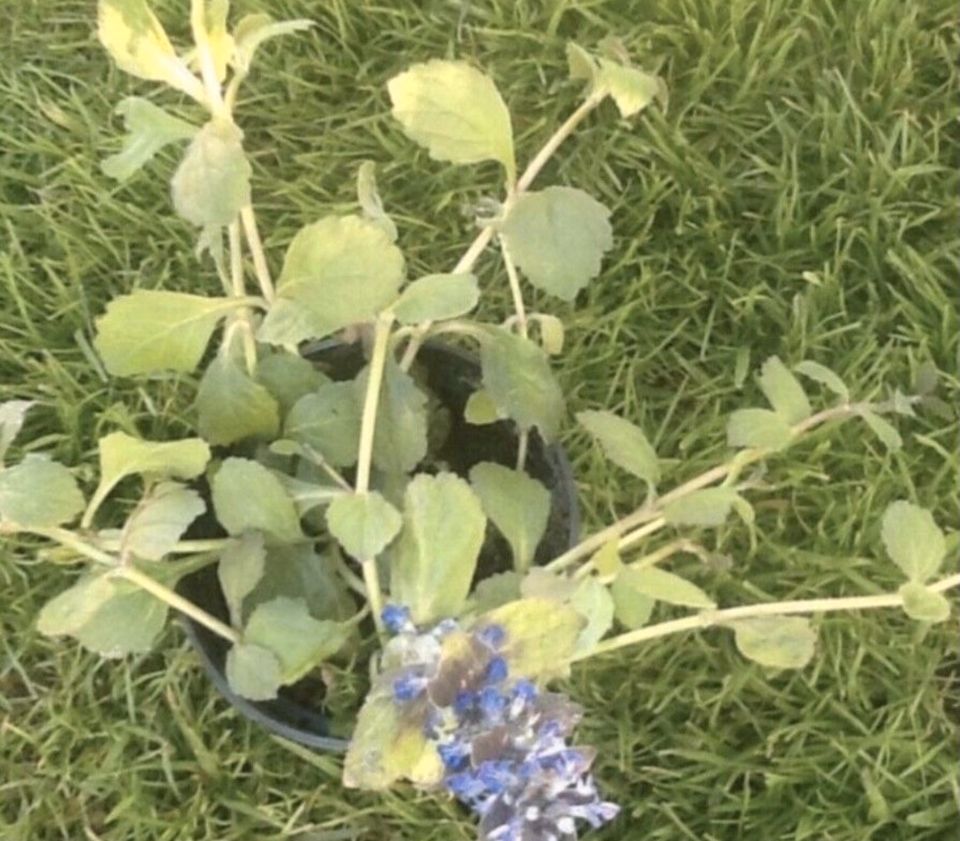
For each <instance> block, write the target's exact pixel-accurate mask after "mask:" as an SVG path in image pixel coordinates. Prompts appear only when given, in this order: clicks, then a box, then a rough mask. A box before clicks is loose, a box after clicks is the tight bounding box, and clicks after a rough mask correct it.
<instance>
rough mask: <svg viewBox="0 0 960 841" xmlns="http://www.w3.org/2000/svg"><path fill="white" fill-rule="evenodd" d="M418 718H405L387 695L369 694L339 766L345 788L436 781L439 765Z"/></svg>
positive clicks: (371, 788)
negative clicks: (410, 781) (409, 781)
mask: <svg viewBox="0 0 960 841" xmlns="http://www.w3.org/2000/svg"><path fill="white" fill-rule="evenodd" d="M421 719H422V716H417V715H413V716H411V715H409V714H406V712H405V711H404V710H403V709H402V708H401V707H400V706H399V705H398V704H397V703H396V702H395V701H394V700H393V697H392V695H391V694H390V693H388V692H384V691H379V692H371V693H370V694H369V695H368V696H367V699H366V701H365V702H364V704H363V707H362V708H361V709H360V715H359V716H358V717H357V726H356V727H355V728H354V731H353V736H352V737H351V739H350V746H349V748H348V749H347V755H346V758H345V759H344V763H343V784H344V785H345V786H346V787H347V788H362V789H366V790H367V791H384V790H386V789H388V788H389V787H390V786H391V785H393V784H394V783H395V782H397V781H398V780H402V779H404V778H407V779H412V780H419V781H420V782H421V784H422V785H424V786H425V787H429V786H430V785H431V784H433V785H435V784H436V783H437V782H439V780H440V777H441V776H442V773H443V765H442V763H441V762H440V758H439V756H438V755H437V750H436V748H435V747H434V746H433V745H432V744H431V743H430V742H428V741H427V738H426V736H425V735H424V734H423V721H422V720H421Z"/></svg>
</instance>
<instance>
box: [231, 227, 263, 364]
mask: <svg viewBox="0 0 960 841" xmlns="http://www.w3.org/2000/svg"><path fill="white" fill-rule="evenodd" d="M229 236H230V284H231V289H232V291H233V296H234V297H235V298H237V299H243V298H244V297H246V294H247V290H246V288H245V287H244V283H243V251H242V242H241V237H240V223H239V222H238V221H233V222H231V223H230V227H229ZM234 318H235V319H236V321H237V324H238V325H239V329H240V336H241V340H242V341H243V355H244V360H245V361H246V363H247V373H248V374H250V376H251V377H252V376H253V374H254V372H255V371H256V370H257V342H256V339H255V338H254V335H253V321H252V317H251V313H250V310H249V309H247V307H240V308H239V309H237V311H236V313H235V315H234Z"/></svg>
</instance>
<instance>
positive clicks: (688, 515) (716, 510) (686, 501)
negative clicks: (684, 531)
mask: <svg viewBox="0 0 960 841" xmlns="http://www.w3.org/2000/svg"><path fill="white" fill-rule="evenodd" d="M742 499H743V498H742V497H741V496H740V494H738V493H737V492H736V491H735V490H734V489H733V488H705V489H703V490H701V491H694V492H693V493H691V494H688V495H687V496H685V497H682V498H680V499H678V500H676V501H674V502H671V503H669V504H668V505H666V506H665V507H664V509H663V516H664V518H665V519H666V521H667V522H668V523H670V524H671V525H674V526H722V525H723V524H724V523H725V522H726V521H727V517H729V516H730V510H731V509H732V508H733V506H734V505H735V504H736V503H737V501H738V500H742Z"/></svg>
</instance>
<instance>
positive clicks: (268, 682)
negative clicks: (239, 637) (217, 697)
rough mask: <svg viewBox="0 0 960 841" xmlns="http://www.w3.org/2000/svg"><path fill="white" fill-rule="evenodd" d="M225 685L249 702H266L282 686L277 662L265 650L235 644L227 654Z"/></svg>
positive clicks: (275, 695) (260, 647)
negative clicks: (227, 684) (228, 685)
mask: <svg viewBox="0 0 960 841" xmlns="http://www.w3.org/2000/svg"><path fill="white" fill-rule="evenodd" d="M226 673H227V683H229V684H230V688H231V689H232V690H233V691H234V692H236V693H237V695H240V696H241V697H243V698H247V699H248V700H250V701H270V700H272V699H274V698H276V697H277V690H278V689H279V688H280V685H281V684H282V683H283V678H282V676H281V674H280V660H279V659H277V656H276V655H275V654H274V653H273V652H272V651H270V650H269V649H266V648H263V647H262V646H259V645H251V644H250V643H238V644H237V645H234V646H233V647H232V648H231V649H230V650H229V651H228V652H227V664H226Z"/></svg>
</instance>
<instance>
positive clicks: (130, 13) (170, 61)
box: [97, 0, 204, 100]
mask: <svg viewBox="0 0 960 841" xmlns="http://www.w3.org/2000/svg"><path fill="white" fill-rule="evenodd" d="M97 24H98V26H97V35H98V37H99V38H100V43H101V44H103V46H104V48H105V49H106V50H107V52H108V53H110V56H111V57H112V58H113V60H114V61H115V62H116V63H117V66H118V67H119V68H120V69H121V70H123V71H125V72H127V73H130V74H131V75H133V76H137V77H139V78H141V79H149V80H150V81H155V82H166V83H167V84H168V85H170V86H172V87H174V88H177V89H178V90H181V91H183V92H184V93H187V94H189V95H190V96H192V97H193V98H194V99H198V100H203V99H204V92H203V85H202V84H201V83H200V80H199V79H197V77H196V76H194V75H193V74H192V73H191V72H190V71H189V70H188V69H187V66H186V64H185V63H184V62H183V61H182V60H181V59H180V58H178V56H177V53H176V50H174V48H173V45H172V44H171V43H170V39H169V38H167V33H166V32H164V29H163V26H162V25H161V24H160V21H158V20H157V18H156V16H155V15H154V14H153V12H151V11H150V7H149V6H148V5H147V3H146V2H145V0H99V2H98V3H97Z"/></svg>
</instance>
